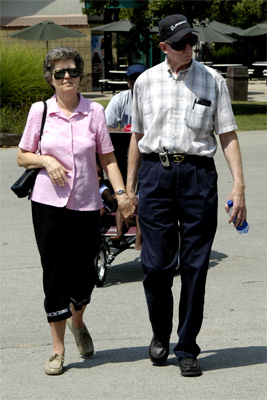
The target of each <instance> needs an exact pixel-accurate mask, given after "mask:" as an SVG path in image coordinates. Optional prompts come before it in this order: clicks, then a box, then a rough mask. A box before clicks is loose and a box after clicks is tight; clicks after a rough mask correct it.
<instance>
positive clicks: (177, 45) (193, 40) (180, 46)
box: [165, 35, 198, 51]
mask: <svg viewBox="0 0 267 400" xmlns="http://www.w3.org/2000/svg"><path fill="white" fill-rule="evenodd" d="M197 41H198V37H197V35H191V36H189V37H188V38H186V39H182V40H179V42H174V43H169V42H165V43H166V44H168V45H169V46H171V48H172V49H173V50H176V51H181V50H184V49H185V47H186V45H187V44H189V46H191V47H193V46H195V45H196V44H197Z"/></svg>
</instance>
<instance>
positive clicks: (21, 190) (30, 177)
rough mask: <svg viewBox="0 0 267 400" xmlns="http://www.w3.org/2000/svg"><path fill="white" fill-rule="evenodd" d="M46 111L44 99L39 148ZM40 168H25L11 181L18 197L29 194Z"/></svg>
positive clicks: (12, 188)
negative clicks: (17, 177) (13, 181)
mask: <svg viewBox="0 0 267 400" xmlns="http://www.w3.org/2000/svg"><path fill="white" fill-rule="evenodd" d="M46 112H47V104H46V102H45V101H44V112H43V118H42V124H41V131H40V149H41V138H42V134H43V130H44V124H45V119H46ZM40 170H41V168H34V169H26V171H25V172H23V174H22V175H21V176H20V177H19V179H18V180H16V182H15V183H13V185H12V186H11V188H10V189H11V190H12V191H13V192H14V193H15V194H16V195H17V196H18V197H19V198H22V197H26V196H29V195H30V193H31V191H32V189H33V187H34V184H35V180H36V177H37V175H38V172H39V171H40Z"/></svg>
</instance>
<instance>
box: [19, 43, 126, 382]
mask: <svg viewBox="0 0 267 400" xmlns="http://www.w3.org/2000/svg"><path fill="white" fill-rule="evenodd" d="M83 68H84V62H83V59H82V57H81V56H80V55H79V53H77V51H75V50H74V49H71V48H68V47H57V48H55V49H53V50H51V51H50V52H49V53H48V54H47V55H46V58H45V60H44V65H43V70H44V78H45V80H46V81H47V83H48V84H49V85H51V86H52V87H53V89H54V91H55V94H54V95H53V97H52V98H51V99H49V100H47V117H46V121H45V126H44V131H43V136H42V138H41V154H36V151H37V149H40V142H39V141H40V125H41V120H42V114H43V102H37V103H34V104H33V105H32V107H31V109H30V111H29V115H28V119H27V123H26V127H25V130H24V133H23V136H22V139H21V141H20V143H19V150H18V155H17V161H18V164H19V166H21V167H24V168H27V169H32V168H41V170H40V172H39V173H38V176H37V179H36V182H35V186H34V188H33V191H32V193H31V206H32V218H33V226H34V231H35V237H36V242H37V246H38V250H39V253H40V256H41V263H42V267H43V287H44V293H45V301H44V306H45V311H46V316H47V320H48V322H49V324H50V328H51V336H52V343H53V347H52V355H51V357H50V358H49V360H48V362H47V363H46V366H45V373H46V374H48V375H59V374H61V373H62V372H63V362H64V355H65V345H64V336H65V327H66V321H67V324H68V326H69V328H70V330H71V332H72V333H73V335H74V338H75V341H76V344H77V347H78V349H79V351H80V353H81V354H82V355H83V356H86V357H90V356H91V355H92V354H93V353H94V345H93V341H92V338H91V335H90V333H89V331H88V329H87V328H86V326H85V324H84V322H83V314H84V311H85V309H86V306H87V305H88V304H89V303H90V300H91V294H92V291H93V289H94V286H95V267H94V259H95V256H96V254H97V250H98V247H99V243H100V230H99V218H100V213H99V210H100V209H101V208H102V201H101V197H100V193H99V184H98V176H97V170H96V153H97V154H98V157H99V160H100V163H101V165H102V167H103V169H104V170H105V172H106V174H107V176H108V178H109V180H110V182H111V184H112V186H113V188H114V191H115V193H116V192H120V193H122V194H121V195H118V196H117V201H118V205H119V208H120V210H121V213H122V215H123V216H124V217H125V218H126V219H127V218H129V217H130V216H131V215H132V213H133V211H134V207H133V205H132V204H131V202H130V201H129V199H128V196H127V193H126V191H125V186H124V183H123V179H122V176H121V173H120V171H119V168H118V165H117V162H116V158H115V156H114V153H113V150H114V149H113V146H112V143H111V139H110V135H109V132H108V127H107V124H106V120H105V115H104V108H103V107H102V106H101V105H100V104H98V103H95V102H92V101H90V100H86V99H85V98H84V97H83V96H82V95H81V94H80V93H79V92H78V86H79V83H80V81H81V79H82V77H83Z"/></svg>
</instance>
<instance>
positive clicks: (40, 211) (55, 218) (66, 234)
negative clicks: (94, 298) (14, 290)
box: [32, 201, 100, 322]
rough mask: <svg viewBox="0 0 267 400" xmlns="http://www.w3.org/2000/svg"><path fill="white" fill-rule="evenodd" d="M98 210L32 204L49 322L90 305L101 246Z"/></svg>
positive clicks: (63, 317) (65, 317) (62, 318)
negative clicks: (71, 308) (79, 209)
mask: <svg viewBox="0 0 267 400" xmlns="http://www.w3.org/2000/svg"><path fill="white" fill-rule="evenodd" d="M99 217H100V213H99V210H97V211H75V210H69V209H67V208H66V207H54V206H50V205H46V204H40V203H37V202H34V201H32V219H33V226H34V232H35V237H36V242H37V246H38V250H39V253H40V257H41V264H42V268H43V288H44V293H45V300H44V307H45V311H46V314H47V320H48V322H55V321H61V320H64V319H67V318H69V317H70V316H71V315H72V314H71V310H70V303H72V304H73V306H74V308H75V310H77V311H78V310H81V309H82V306H83V305H86V304H89V303H90V300H91V293H92V291H93V289H94V286H95V267H94V259H95V257H96V255H97V251H98V248H99V243H100V229H99Z"/></svg>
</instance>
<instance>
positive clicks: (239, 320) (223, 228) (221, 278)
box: [0, 132, 267, 400]
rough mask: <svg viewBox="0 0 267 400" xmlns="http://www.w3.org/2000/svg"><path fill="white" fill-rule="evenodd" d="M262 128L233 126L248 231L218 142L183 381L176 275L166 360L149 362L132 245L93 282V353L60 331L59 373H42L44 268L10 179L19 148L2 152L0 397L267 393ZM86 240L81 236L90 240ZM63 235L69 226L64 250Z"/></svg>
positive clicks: (46, 337) (199, 398)
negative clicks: (197, 322) (197, 308)
mask: <svg viewBox="0 0 267 400" xmlns="http://www.w3.org/2000/svg"><path fill="white" fill-rule="evenodd" d="M266 133H267V132H240V133H239V138H240V143H241V147H242V152H243V161H244V172H245V179H246V185H247V190H246V198H247V206H248V221H249V223H250V231H249V233H248V234H247V235H238V234H237V233H236V231H235V229H234V227H233V226H231V225H228V223H227V220H228V216H227V215H226V214H225V212H224V208H223V207H224V203H225V201H226V200H227V196H228V194H229V192H230V190H231V186H232V184H231V181H232V179H231V176H230V173H229V170H228V168H227V166H226V162H225V160H224V158H223V155H222V152H221V150H220V149H219V150H218V153H217V155H216V163H217V168H218V175H219V215H218V216H219V226H218V232H217V235H216V239H215V242H214V245H213V250H212V254H211V260H210V267H211V268H210V270H209V274H208V282H207V290H206V307H205V316H204V322H203V327H202V330H201V332H200V335H199V338H198V342H199V345H200V346H201V348H202V353H201V355H200V357H199V362H200V364H201V366H202V369H203V376H201V377H199V378H183V377H181V376H180V371H179V368H178V366H177V361H176V358H175V357H174V355H173V353H172V349H173V347H174V345H175V343H176V340H177V336H176V328H177V323H178V321H177V306H178V299H179V291H180V278H179V277H175V279H174V286H173V292H174V300H175V312H174V328H173V334H172V336H171V346H170V347H171V353H170V356H169V359H168V362H167V364H166V366H164V367H153V366H152V365H151V363H150V361H149V359H148V346H149V343H150V340H151V329H150V324H149V322H148V316H147V309H146V304H145V297H144V294H143V288H142V276H143V274H142V270H141V265H140V259H139V252H137V251H136V250H134V249H133V248H132V249H129V250H127V251H125V252H123V253H122V254H121V255H120V256H118V257H117V258H116V259H115V261H114V263H113V264H112V266H111V268H110V269H109V271H108V276H107V281H106V285H105V286H104V287H103V288H96V289H95V291H94V293H93V296H92V302H91V304H90V306H89V307H88V309H87V312H86V315H85V321H86V324H87V326H88V327H89V329H90V332H91V334H92V337H93V339H94V344H95V350H96V354H95V355H94V356H93V357H92V359H84V358H82V357H81V356H80V355H79V353H78V351H77V348H76V346H75V344H74V340H73V337H72V335H71V334H70V332H69V331H67V332H66V354H65V355H66V361H65V372H64V374H63V375H61V376H47V375H45V373H44V365H45V362H46V361H47V359H48V358H49V356H50V352H51V340H50V334H49V327H48V324H47V322H46V317H45V313H44V310H43V291H42V270H41V267H40V261H39V256H38V253H37V250H36V245H35V242H34V237H33V230H32V225H31V215H30V204H29V201H28V200H26V199H17V198H16V197H15V196H14V194H13V193H12V192H11V191H10V189H9V188H10V185H11V183H13V181H14V180H15V179H16V178H17V177H18V175H19V174H20V173H21V169H20V168H19V167H17V165H16V160H15V158H16V152H17V149H16V148H9V149H1V150H0V156H1V193H0V195H1V303H0V304H1V309H0V312H1V314H0V318H1V399H3V400H19V399H21V400H57V399H58V400H61V399H65V400H73V399H75V400H76V399H77V400H95V399H97V400H166V399H167V400H178V399H182V398H185V399H195V400H215V399H216V400H245V399H248V400H251V399H253V400H263V399H265V396H266V381H267V380H266V377H267V368H266V347H265V346H266V226H267V224H266V222H267V221H266V215H267V210H266V197H267V196H266V138H267V136H266ZM89 245H90V244H89V243H88V246H89ZM69 246H71V243H69V242H68V233H67V232H66V248H65V249H62V251H68V247H69Z"/></svg>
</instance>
